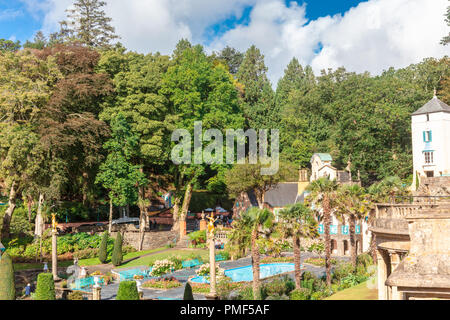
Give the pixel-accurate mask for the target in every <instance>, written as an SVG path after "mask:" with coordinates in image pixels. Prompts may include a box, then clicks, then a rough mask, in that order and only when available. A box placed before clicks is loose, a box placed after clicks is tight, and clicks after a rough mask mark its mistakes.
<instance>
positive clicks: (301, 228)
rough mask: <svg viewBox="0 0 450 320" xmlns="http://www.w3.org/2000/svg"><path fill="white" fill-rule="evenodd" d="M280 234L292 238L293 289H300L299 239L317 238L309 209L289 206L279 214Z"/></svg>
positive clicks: (317, 234)
mask: <svg viewBox="0 0 450 320" xmlns="http://www.w3.org/2000/svg"><path fill="white" fill-rule="evenodd" d="M279 219H280V223H279V227H280V233H281V235H282V236H283V237H284V238H292V242H293V248H294V264H295V287H296V288H297V289H300V288H301V283H300V280H301V270H300V258H301V257H300V255H301V246H300V239H301V238H315V237H318V236H319V233H318V231H317V221H316V219H315V217H314V214H313V212H312V210H311V209H309V208H308V207H306V206H305V205H304V204H302V203H297V204H295V205H292V206H289V207H287V208H286V209H283V210H281V211H280V213H279Z"/></svg>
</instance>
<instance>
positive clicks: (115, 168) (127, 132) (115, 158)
mask: <svg viewBox="0 0 450 320" xmlns="http://www.w3.org/2000/svg"><path fill="white" fill-rule="evenodd" d="M111 127H112V137H111V139H110V140H108V141H107V142H106V143H105V145H104V148H105V149H106V150H108V152H109V154H108V156H107V158H106V161H105V162H104V163H102V164H101V166H100V171H99V173H98V175H97V178H96V182H97V183H101V184H102V185H103V187H105V188H106V189H108V190H109V196H110V198H111V199H112V201H113V204H115V205H116V206H125V205H127V204H135V203H137V200H138V189H137V187H136V186H143V185H145V184H146V183H147V179H146V178H145V175H144V174H143V172H141V168H142V166H140V165H134V164H133V163H132V159H133V157H134V156H136V154H137V152H138V150H137V148H138V141H139V139H138V136H137V135H136V133H134V132H133V131H132V129H131V126H130V125H129V123H128V122H127V120H126V119H125V116H124V114H123V113H119V114H118V115H117V116H116V117H115V118H113V119H112V121H111Z"/></svg>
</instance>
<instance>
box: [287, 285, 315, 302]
mask: <svg viewBox="0 0 450 320" xmlns="http://www.w3.org/2000/svg"><path fill="white" fill-rule="evenodd" d="M289 297H290V299H291V300H309V299H310V297H311V291H310V290H308V289H306V288H301V289H295V290H292V291H291V293H290V294H289Z"/></svg>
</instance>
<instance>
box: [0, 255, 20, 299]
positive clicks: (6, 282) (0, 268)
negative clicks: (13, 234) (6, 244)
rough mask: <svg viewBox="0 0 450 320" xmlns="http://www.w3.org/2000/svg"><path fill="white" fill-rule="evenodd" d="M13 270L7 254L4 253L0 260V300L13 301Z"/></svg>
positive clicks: (14, 290) (14, 295)
mask: <svg viewBox="0 0 450 320" xmlns="http://www.w3.org/2000/svg"><path fill="white" fill-rule="evenodd" d="M15 298H16V289H15V286H14V268H13V264H12V260H11V257H10V256H9V254H7V253H4V254H3V255H2V257H1V260H0V300H15Z"/></svg>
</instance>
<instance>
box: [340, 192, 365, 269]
mask: <svg viewBox="0 0 450 320" xmlns="http://www.w3.org/2000/svg"><path fill="white" fill-rule="evenodd" d="M336 204H337V206H336V207H337V212H336V213H337V216H338V217H339V216H340V217H341V218H342V220H345V219H347V220H348V221H349V224H350V228H349V229H350V230H349V233H350V248H351V262H352V264H353V266H354V267H356V257H357V247H356V239H355V238H356V237H355V227H356V221H361V219H363V218H365V217H366V216H367V214H368V212H369V211H370V202H369V200H368V198H367V194H366V193H365V190H364V188H362V187H360V186H359V185H357V184H354V185H344V186H341V187H339V189H338V192H337V197H336Z"/></svg>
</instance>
